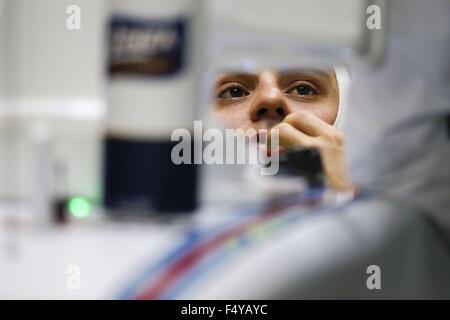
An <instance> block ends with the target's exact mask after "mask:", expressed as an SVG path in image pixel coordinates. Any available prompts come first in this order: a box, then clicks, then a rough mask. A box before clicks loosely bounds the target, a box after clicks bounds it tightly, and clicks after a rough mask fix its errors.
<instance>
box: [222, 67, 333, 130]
mask: <svg viewBox="0 0 450 320" xmlns="http://www.w3.org/2000/svg"><path fill="white" fill-rule="evenodd" d="M214 97H215V109H214V116H215V117H216V118H217V119H218V120H219V121H220V122H221V123H222V124H223V125H225V126H226V127H227V128H233V129H239V128H240V129H244V130H247V129H249V128H253V129H256V130H258V129H270V128H272V127H273V126H275V125H276V124H278V123H280V122H281V121H282V120H283V119H284V118H285V117H286V116H287V115H288V114H290V113H293V112H297V111H307V112H310V113H312V114H314V115H315V116H317V117H318V118H320V119H322V120H324V121H325V122H327V123H329V124H331V125H332V124H333V123H334V121H335V119H336V116H337V113H338V108H339V91H338V85H337V81H336V76H335V74H334V72H333V71H331V70H326V71H317V70H303V71H296V72H286V73H276V72H272V71H269V70H264V71H262V72H260V73H258V74H247V73H245V74H244V73H222V74H220V75H219V76H218V78H217V82H216V85H215V92H214Z"/></svg>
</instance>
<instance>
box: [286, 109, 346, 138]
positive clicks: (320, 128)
mask: <svg viewBox="0 0 450 320" xmlns="http://www.w3.org/2000/svg"><path fill="white" fill-rule="evenodd" d="M283 122H286V123H289V124H290V125H292V126H293V127H294V128H296V129H298V130H300V131H302V132H304V133H306V134H307V135H310V136H313V137H318V136H324V135H334V134H335V131H338V130H337V129H336V128H335V127H333V126H332V125H330V124H328V123H327V122H325V121H323V120H322V119H320V118H318V117H316V116H315V115H313V114H312V113H310V112H306V111H300V112H294V113H290V114H288V115H287V116H286V117H285V118H284V120H283Z"/></svg>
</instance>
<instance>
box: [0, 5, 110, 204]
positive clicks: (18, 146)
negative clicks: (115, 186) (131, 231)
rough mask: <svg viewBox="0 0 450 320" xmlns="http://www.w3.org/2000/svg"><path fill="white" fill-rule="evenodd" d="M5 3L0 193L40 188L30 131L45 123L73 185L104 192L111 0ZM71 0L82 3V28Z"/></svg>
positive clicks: (0, 41) (72, 189) (0, 50)
mask: <svg viewBox="0 0 450 320" xmlns="http://www.w3.org/2000/svg"><path fill="white" fill-rule="evenodd" d="M0 4H3V9H4V10H3V13H4V16H5V19H1V20H0V26H1V27H2V28H1V30H2V31H3V37H2V32H0V73H1V74H2V75H3V81H2V78H1V77H0V101H1V100H3V103H0V197H19V198H22V197H25V198H27V197H29V195H30V193H34V192H35V191H36V190H34V189H33V187H32V186H33V185H35V184H34V183H33V181H32V179H33V172H31V170H32V167H33V164H32V163H31V162H30V161H32V159H33V154H32V150H33V148H32V147H31V146H30V143H31V142H30V141H31V140H30V139H31V133H30V132H31V131H32V130H31V129H32V128H33V127H34V126H35V125H36V124H37V123H39V125H40V126H44V127H45V128H46V130H47V131H48V133H49V135H50V140H51V141H52V154H51V159H53V161H54V162H55V163H57V164H58V166H60V167H65V168H66V170H67V172H66V175H67V177H66V178H65V179H64V180H66V181H65V182H64V183H63V184H65V187H64V190H65V192H69V193H71V194H81V195H85V196H89V197H98V196H99V194H100V185H101V180H100V159H101V158H100V156H101V140H100V139H101V135H102V127H103V117H104V112H105V105H104V102H103V70H104V63H103V44H104V38H103V28H104V25H105V20H104V18H105V16H106V10H105V1H104V0H95V1H90V0H0ZM69 5H78V6H79V7H80V9H81V29H80V30H69V29H68V28H67V27H66V20H67V18H68V17H69V14H67V13H66V9H67V7H68V6H69ZM2 58H3V59H2ZM2 84H3V86H2ZM2 88H3V89H2ZM2 96H3V99H2V98H1V97H2ZM1 104H2V105H3V108H2V107H1Z"/></svg>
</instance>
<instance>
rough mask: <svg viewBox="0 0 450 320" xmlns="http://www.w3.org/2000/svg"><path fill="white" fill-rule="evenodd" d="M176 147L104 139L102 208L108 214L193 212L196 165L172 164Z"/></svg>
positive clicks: (161, 142)
mask: <svg viewBox="0 0 450 320" xmlns="http://www.w3.org/2000/svg"><path fill="white" fill-rule="evenodd" d="M177 143H178V142H172V141H136V140H127V139H122V138H112V137H108V138H106V141H105V145H104V148H105V149H104V157H105V158H104V163H105V166H104V167H105V171H104V204H105V206H106V208H107V209H108V211H111V212H114V211H116V212H119V211H120V212H126V213H132V212H137V211H139V212H149V213H168V212H178V213H181V212H190V211H192V210H194V209H195V207H196V205H197V168H198V165H194V164H179V165H176V164H174V163H173V162H172V159H171V151H172V148H173V146H174V145H176V144H177ZM192 143H193V142H192ZM192 149H193V147H192Z"/></svg>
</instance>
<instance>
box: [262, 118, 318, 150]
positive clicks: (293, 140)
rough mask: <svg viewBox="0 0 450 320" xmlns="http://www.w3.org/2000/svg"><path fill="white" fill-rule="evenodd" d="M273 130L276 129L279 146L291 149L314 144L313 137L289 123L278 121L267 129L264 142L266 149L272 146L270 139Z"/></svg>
mask: <svg viewBox="0 0 450 320" xmlns="http://www.w3.org/2000/svg"><path fill="white" fill-rule="evenodd" d="M274 130H278V136H279V145H280V146H284V147H286V148H289V149H293V148H295V147H298V146H301V147H307V148H309V147H313V146H315V144H316V139H315V138H314V137H311V136H308V135H306V134H304V133H303V132H301V131H299V130H297V129H296V128H294V127H293V126H292V125H290V124H289V123H280V124H278V125H276V126H275V127H273V128H272V129H271V130H270V131H269V134H268V136H267V143H266V144H267V149H268V150H271V149H272V148H273V147H272V145H273V144H272V139H273V131H274Z"/></svg>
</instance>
